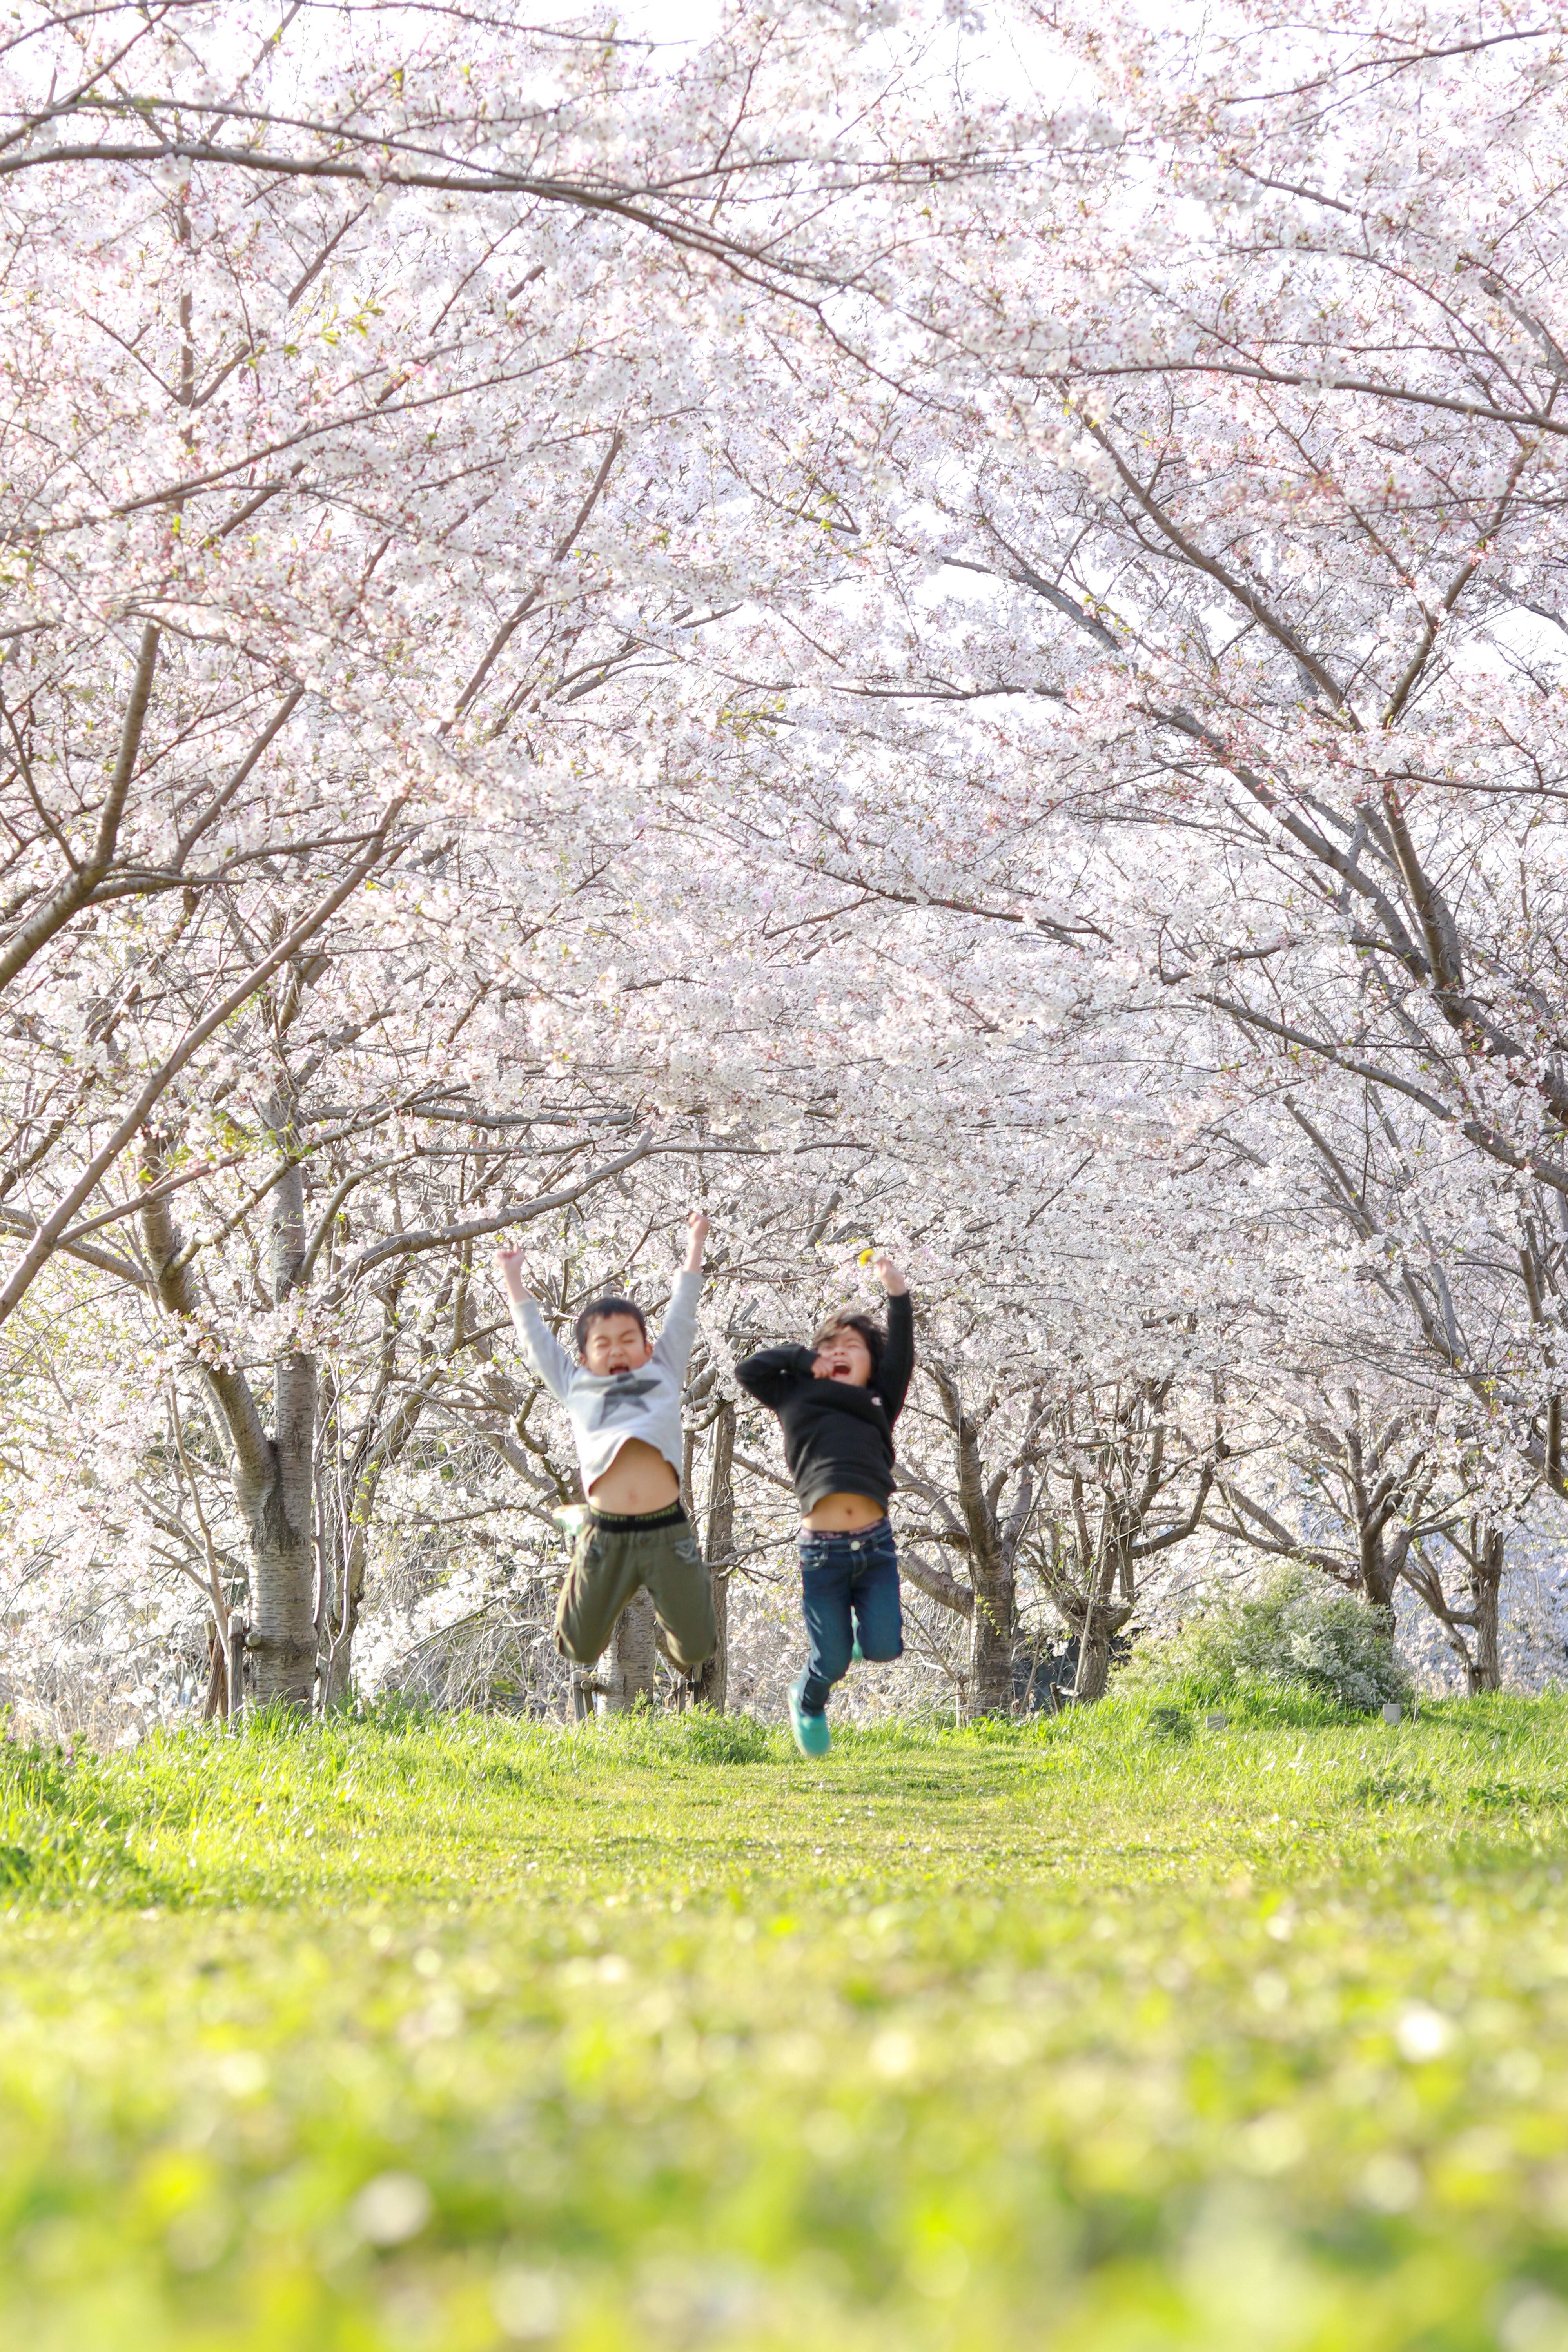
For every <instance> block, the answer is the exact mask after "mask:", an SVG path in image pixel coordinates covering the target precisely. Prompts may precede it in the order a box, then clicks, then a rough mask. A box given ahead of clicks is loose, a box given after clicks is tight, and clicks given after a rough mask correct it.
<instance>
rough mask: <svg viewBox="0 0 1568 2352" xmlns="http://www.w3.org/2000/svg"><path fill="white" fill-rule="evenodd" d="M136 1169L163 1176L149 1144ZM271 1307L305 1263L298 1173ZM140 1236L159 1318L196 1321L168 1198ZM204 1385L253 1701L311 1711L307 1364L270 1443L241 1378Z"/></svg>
mask: <svg viewBox="0 0 1568 2352" xmlns="http://www.w3.org/2000/svg"><path fill="white" fill-rule="evenodd" d="M143 1166H144V1169H145V1171H146V1176H147V1180H148V1183H149V1185H150V1186H151V1185H153V1184H155V1183H156V1181H157V1180H158V1178H159V1177H160V1176H162V1175H163V1173H164V1167H163V1157H162V1152H161V1150H160V1147H159V1144H158V1141H157V1139H156V1138H155V1137H151V1136H150V1137H149V1139H148V1143H147V1147H146V1151H145V1156H144V1160H143ZM272 1225H273V1269H272V1270H273V1297H274V1299H275V1301H276V1302H277V1303H278V1304H279V1305H281V1304H282V1302H283V1300H284V1298H285V1297H287V1296H288V1293H289V1288H290V1287H291V1286H292V1283H293V1280H294V1276H295V1275H296V1273H297V1271H298V1268H299V1265H300V1258H301V1256H302V1254H303V1236H304V1188H303V1185H302V1183H301V1181H300V1171H299V1170H298V1169H297V1168H294V1169H289V1170H287V1171H285V1173H284V1174H283V1175H282V1176H281V1177H280V1178H279V1182H278V1185H277V1187H276V1188H275V1191H274V1195H273V1210H272ZM142 1239H143V1242H144V1244H145V1246H146V1251H147V1256H148V1260H149V1262H150V1264H151V1265H152V1267H153V1277H154V1280H155V1282H156V1285H157V1291H158V1298H159V1303H160V1305H161V1306H162V1307H163V1308H164V1310H165V1312H167V1313H169V1314H171V1315H177V1316H179V1317H181V1318H184V1319H188V1318H191V1317H192V1316H193V1315H194V1314H195V1296H194V1293H193V1290H192V1286H191V1276H190V1268H189V1265H187V1264H186V1263H184V1258H183V1252H182V1248H181V1243H180V1234H179V1229H178V1227H177V1226H176V1225H175V1223H174V1217H173V1215H172V1214H171V1213H170V1209H169V1203H168V1200H167V1197H166V1196H165V1197H163V1198H162V1199H153V1200H152V1201H150V1202H147V1203H146V1205H145V1206H144V1207H143V1209H142ZM202 1377H203V1379H204V1381H205V1384H206V1388H207V1391H208V1392H209V1394H210V1395H211V1396H212V1398H213V1400H214V1402H216V1405H217V1407H218V1410H219V1412H221V1413H222V1415H223V1422H224V1428H225V1431H226V1434H227V1437H228V1442H229V1446H230V1455H229V1469H230V1474H231V1475H232V1477H233V1480H234V1496H235V1501H236V1503H237V1506H238V1508H239V1513H240V1516H241V1517H242V1518H243V1519H244V1521H245V1525H246V1529H247V1534H248V1536H249V1538H250V1552H251V1575H250V1610H251V1622H250V1629H249V1633H248V1636H247V1639H248V1646H249V1649H250V1654H251V1656H252V1658H253V1659H254V1661H255V1664H254V1670H253V1675H252V1690H253V1695H254V1696H255V1697H256V1698H257V1699H258V1701H259V1702H260V1703H261V1704H262V1705H263V1706H265V1705H266V1704H267V1703H268V1700H278V1701H279V1702H281V1703H282V1704H283V1705H284V1706H290V1707H295V1708H308V1707H309V1706H310V1702H311V1699H312V1697H313V1696H314V1693H315V1678H316V1622H315V1621H316V1596H315V1547H314V1543H313V1540H312V1538H313V1529H312V1528H311V1524H310V1518H311V1513H310V1491H311V1478H310V1463H311V1447H312V1444H313V1441H314V1436H315V1423H316V1366H315V1360H314V1358H313V1357H310V1356H306V1355H301V1354H300V1353H299V1352H298V1351H291V1352H290V1353H289V1354H288V1355H286V1356H284V1357H283V1358H282V1359H281V1360H280V1361H279V1364H278V1366H277V1369H276V1372H275V1375H274V1381H273V1417H274V1434H273V1435H272V1436H271V1437H268V1434H267V1432H266V1430H265V1428H264V1427H263V1425H262V1421H261V1415H260V1413H259V1412H258V1410H257V1405H256V1399H255V1396H254V1394H253V1392H252V1391H251V1387H250V1383H249V1381H247V1379H246V1376H245V1374H244V1373H243V1372H237V1371H231V1370H228V1369H227V1368H226V1366H223V1365H221V1364H219V1365H207V1366H204V1368H203V1374H202Z"/></svg>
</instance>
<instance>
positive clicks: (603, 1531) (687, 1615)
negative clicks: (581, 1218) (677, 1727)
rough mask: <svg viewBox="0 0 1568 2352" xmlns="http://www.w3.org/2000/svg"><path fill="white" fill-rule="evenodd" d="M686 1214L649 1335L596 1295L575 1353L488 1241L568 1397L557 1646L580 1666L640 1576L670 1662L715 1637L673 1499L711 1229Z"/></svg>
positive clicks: (527, 1327)
mask: <svg viewBox="0 0 1568 2352" xmlns="http://www.w3.org/2000/svg"><path fill="white" fill-rule="evenodd" d="M687 1223H688V1225H689V1228H690V1234H691V1239H690V1242H689V1245H688V1248H687V1253H686V1263H685V1265H683V1266H682V1268H681V1270H680V1273H679V1275H678V1276H677V1277H676V1281H675V1287H674V1289H673V1290H672V1291H671V1293H670V1298H669V1305H668V1308H667V1309H666V1312H665V1318H664V1322H663V1325H662V1327H661V1328H660V1331H659V1335H658V1339H657V1340H654V1339H649V1338H648V1331H647V1319H646V1318H645V1317H644V1315H643V1311H642V1308H641V1307H638V1306H637V1305H636V1304H635V1302H634V1301H633V1300H631V1299H629V1298H618V1297H604V1298H595V1299H594V1300H592V1301H591V1302H590V1303H589V1305H588V1306H586V1307H584V1309H583V1312H582V1313H581V1315H579V1316H578V1318H577V1324H576V1339H577V1355H576V1359H575V1360H573V1358H572V1357H571V1356H569V1355H568V1354H567V1352H566V1350H565V1349H564V1348H563V1347H562V1345H561V1343H560V1341H559V1340H558V1339H556V1338H555V1337H554V1336H553V1334H552V1331H551V1330H550V1328H549V1326H548V1325H547V1324H546V1322H545V1320H544V1318H543V1316H542V1314H541V1313H540V1311H539V1307H538V1306H537V1304H536V1303H535V1301H534V1300H533V1299H531V1298H530V1297H529V1296H528V1294H527V1292H526V1291H525V1290H524V1289H523V1286H522V1280H521V1265H522V1252H521V1250H519V1249H500V1250H498V1251H497V1252H496V1265H497V1268H498V1270H499V1272H500V1278H501V1280H502V1282H503V1283H504V1284H505V1286H506V1292H507V1297H508V1298H509V1299H510V1302H511V1319H512V1322H513V1324H514V1325H515V1326H516V1328H517V1336H518V1338H519V1339H520V1340H521V1342H522V1351H523V1354H524V1355H525V1356H526V1357H527V1358H528V1360H529V1362H530V1363H531V1365H532V1367H533V1369H534V1370H535V1372H536V1373H537V1374H538V1375H539V1378H540V1379H541V1380H542V1381H543V1383H544V1385H545V1387H546V1388H547V1389H548V1390H549V1391H550V1393H551V1395H552V1397H554V1398H555V1400H556V1402H558V1403H560V1404H563V1405H564V1406H565V1408H566V1411H567V1412H568V1414H569V1415H570V1416H571V1421H572V1434H573V1436H574V1439H575V1441H576V1445H577V1460H578V1463H579V1465H580V1466H581V1469H582V1473H583V1491H584V1494H585V1495H586V1496H587V1497H588V1505H589V1517H588V1523H587V1525H586V1526H585V1527H584V1529H583V1532H582V1534H581V1535H580V1536H579V1537H578V1538H577V1544H576V1548H575V1549H574V1552H573V1555H572V1565H571V1567H570V1569H569V1570H567V1574H566V1581H565V1583H564V1584H563V1586H562V1588H561V1600H560V1602H559V1605H558V1606H557V1608H556V1612H555V1646H556V1648H557V1649H558V1650H560V1651H561V1652H562V1654H563V1655H564V1656H566V1657H568V1658H575V1659H576V1660H577V1661H578V1663H579V1664H582V1665H584V1666H591V1665H592V1664H593V1663H594V1661H595V1658H597V1656H598V1655H599V1654H600V1652H601V1651H602V1650H603V1648H604V1647H605V1643H606V1642H607V1641H608V1640H609V1638H610V1634H611V1633H612V1632H613V1630H614V1627H615V1622H616V1618H617V1617H618V1616H619V1615H620V1613H621V1612H622V1610H623V1609H624V1608H625V1607H626V1603H627V1601H629V1600H630V1599H631V1597H632V1595H633V1594H634V1593H635V1592H636V1591H637V1590H638V1588H639V1587H640V1586H642V1585H645V1584H646V1585H647V1589H648V1591H649V1592H650V1593H651V1595H652V1596H653V1606H654V1613H655V1615H656V1616H657V1617H658V1622H659V1623H660V1625H661V1626H662V1627H663V1628H664V1633H665V1639H666V1642H667V1643H668V1648H669V1654H670V1655H671V1657H672V1658H673V1659H674V1660H675V1661H676V1663H677V1664H679V1665H680V1666H683V1667H684V1668H685V1669H686V1670H687V1671H688V1672H690V1671H692V1670H693V1669H694V1668H695V1667H697V1666H700V1664H702V1661H703V1659H704V1658H706V1657H710V1656H711V1654H712V1651H713V1646H714V1643H715V1642H716V1641H717V1640H718V1629H717V1627H716V1626H715V1624H714V1621H713V1582H712V1579H711V1578H710V1575H709V1573H708V1570H707V1569H706V1568H705V1566H704V1565H703V1560H702V1554H701V1552H700V1550H699V1549H698V1545H697V1538H696V1536H695V1535H694V1534H693V1532H692V1528H691V1523H690V1521H689V1519H688V1517H687V1516H686V1513H685V1511H684V1510H683V1509H682V1508H681V1503H680V1453H681V1435H680V1392H681V1388H682V1385H683V1383H684V1381H685V1377H686V1360H687V1358H688V1356H689V1354H690V1353H691V1341H692V1336H693V1334H694V1332H695V1330H696V1327H697V1301H698V1299H699V1297H700V1296H701V1291H702V1244H703V1243H704V1242H705V1241H706V1240H707V1238H708V1220H707V1218H706V1217H705V1216H703V1215H702V1214H701V1213H700V1211H698V1210H695V1209H694V1210H693V1211H692V1213H691V1214H690V1216H689V1218H688V1220H687Z"/></svg>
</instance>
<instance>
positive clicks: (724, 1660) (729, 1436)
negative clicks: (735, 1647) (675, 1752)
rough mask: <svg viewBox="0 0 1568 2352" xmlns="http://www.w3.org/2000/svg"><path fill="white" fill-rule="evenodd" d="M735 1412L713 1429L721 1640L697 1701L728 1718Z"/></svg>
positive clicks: (713, 1548)
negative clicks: (726, 1715) (730, 1562)
mask: <svg viewBox="0 0 1568 2352" xmlns="http://www.w3.org/2000/svg"><path fill="white" fill-rule="evenodd" d="M734 1461H735V1408H734V1406H733V1405H732V1404H730V1403H728V1402H726V1403H724V1404H721V1406H720V1408H719V1413H718V1418H717V1419H716V1420H715V1422H714V1423H713V1459H712V1462H711V1464H710V1468H709V1473H708V1540H707V1546H706V1551H707V1559H708V1572H709V1574H710V1576H711V1577H712V1579H713V1622H714V1623H715V1625H716V1626H717V1627H718V1630H719V1638H718V1640H717V1642H716V1643H714V1645H713V1654H712V1656H711V1657H710V1658H709V1659H707V1660H706V1661H705V1662H704V1664H701V1665H700V1666H699V1667H698V1669H697V1673H696V1675H695V1676H694V1677H693V1680H692V1687H691V1696H692V1697H693V1698H694V1699H695V1700H696V1702H697V1704H698V1706H710V1707H712V1708H713V1710H714V1711H715V1713H716V1714H719V1715H722V1714H723V1712H724V1706H725V1702H726V1700H727V1699H728V1697H729V1692H730V1579H729V1575H728V1573H727V1570H728V1563H729V1560H730V1558H731V1554H732V1552H733V1551H734V1549H735V1480H734Z"/></svg>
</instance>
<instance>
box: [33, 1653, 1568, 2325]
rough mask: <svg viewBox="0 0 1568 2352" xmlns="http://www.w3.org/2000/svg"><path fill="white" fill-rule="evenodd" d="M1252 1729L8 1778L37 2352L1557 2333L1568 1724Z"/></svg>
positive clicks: (450, 1725)
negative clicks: (822, 1749)
mask: <svg viewBox="0 0 1568 2352" xmlns="http://www.w3.org/2000/svg"><path fill="white" fill-rule="evenodd" d="M1243 1713H1244V1714H1246V1713H1247V1710H1243ZM1250 1716H1251V1719H1248V1720H1239V1719H1238V1720H1237V1721H1235V1722H1234V1723H1233V1724H1232V1725H1231V1726H1230V1727H1215V1726H1211V1725H1210V1724H1209V1723H1208V1721H1207V1720H1206V1718H1205V1716H1204V1714H1202V1713H1201V1712H1199V1711H1196V1710H1194V1711H1192V1712H1191V1713H1187V1712H1184V1711H1183V1710H1182V1709H1180V1708H1173V1707H1170V1706H1165V1707H1162V1708H1152V1707H1150V1706H1147V1705H1144V1704H1142V1703H1134V1702H1129V1701H1117V1700H1112V1701H1110V1702H1108V1703H1107V1704H1106V1705H1105V1706H1102V1707H1100V1708H1099V1709H1098V1710H1095V1711H1092V1712H1085V1713H1079V1714H1069V1715H1067V1716H1064V1717H1058V1718H1056V1719H1054V1720H1052V1721H1048V1722H1043V1723H1039V1724H1036V1725H1030V1726H1013V1725H1007V1726H1000V1727H985V1726H981V1727H975V1728H973V1729H972V1730H969V1731H951V1732H940V1731H921V1730H919V1729H913V1728H905V1729H902V1730H898V1729H887V1730H882V1731H878V1732H862V1733H860V1734H858V1735H857V1734H855V1733H848V1734H847V1735H844V1736H842V1737H840V1738H838V1739H837V1744H836V1746H835V1748H834V1751H833V1754H832V1756H831V1757H830V1758H829V1759H828V1760H827V1762H826V1764H825V1765H823V1766H821V1767H819V1768H812V1767H808V1766H806V1765H805V1764H804V1763H802V1762H801V1761H800V1760H799V1759H797V1758H795V1755H794V1754H793V1751H790V1750H789V1749H787V1748H786V1747H785V1746H784V1743H783V1741H782V1740H781V1739H780V1738H778V1737H777V1736H775V1735H773V1734H772V1733H769V1732H766V1731H764V1730H763V1729H762V1728H761V1727H758V1726H756V1725H754V1724H752V1723H750V1722H749V1721H747V1720H746V1719H745V1718H739V1719H736V1718H722V1719H721V1718H714V1717H698V1716H692V1717H685V1718H676V1719H669V1720H647V1721H641V1722H639V1721H632V1722H629V1723H626V1724H625V1725H622V1726H609V1727H588V1728H585V1729H584V1730H582V1731H578V1732H575V1733H574V1732H569V1731H564V1730H561V1731H556V1730H550V1729H542V1728H537V1727H524V1726H520V1725H517V1724H513V1723H509V1722H502V1721H497V1720H495V1719H493V1718H479V1717H447V1718H443V1719H437V1720H420V1719H418V1718H412V1717H411V1718H407V1719H405V1720H402V1721H397V1720H380V1721H377V1720H369V1721H364V1722H360V1723H353V1722H344V1723H342V1724H337V1723H331V1724H329V1725H327V1726H326V1727H320V1726H317V1727H304V1728H300V1729H293V1728H289V1727H280V1726H279V1725H276V1724H268V1723H267V1722H265V1721H262V1722H259V1723H256V1724H253V1725H252V1726H251V1727H249V1728H248V1729H247V1730H246V1731H245V1732H243V1733H242V1734H241V1735H240V1736H238V1737H237V1738H222V1737H216V1736H215V1737H207V1736H205V1735H187V1736H181V1737H175V1738H165V1739H160V1740H154V1741H153V1742H151V1743H149V1744H148V1745H146V1746H144V1747H143V1748H141V1749H139V1750H137V1751H136V1752H134V1753H133V1754H131V1755H127V1756H120V1757H115V1758H112V1759H101V1758H99V1757H96V1756H91V1755H84V1756H81V1757H79V1758H77V1759H71V1758H70V1757H68V1756H67V1755H62V1754H60V1753H58V1752H57V1751H47V1752H40V1751H37V1750H36V1749H35V1750H29V1749H26V1748H24V1747H22V1746H20V1745H18V1744H16V1743H15V1742H13V1743H11V1744H9V1745H7V1746H5V1748H3V1749H0V1755H3V1758H4V1764H3V1771H0V1814H3V1818H0V1910H3V1913H4V1936H3V1944H0V2004H3V2023H0V2196H3V2200H4V2207H3V2210H4V2232H5V2244H4V2249H3V2252H0V2341H3V2342H4V2343H5V2345H6V2346H19V2347H27V2352H120V2347H129V2352H162V2347H180V2352H186V2348H187V2347H190V2352H195V2347H202V2352H207V2347H211V2352H220V2348H221V2352H229V2347H247V2352H248V2347H255V2352H261V2348H262V2347H267V2352H305V2348H306V2347H310V2352H317V2347H320V2348H321V2352H328V2347H331V2352H383V2347H385V2352H421V2347H431V2352H470V2347H472V2352H479V2347H506V2346H508V2345H511V2344H524V2345H539V2346H546V2347H551V2346H555V2347H563V2352H621V2347H701V2352H709V2347H711V2352H741V2347H744V2348H745V2352H771V2347H780V2352H783V2347H789V2352H803V2347H812V2346H816V2347H822V2348H823V2352H862V2347H864V2352H873V2347H874V2352H924V2347H987V2352H1008V2347H1038V2346H1041V2345H1046V2346H1051V2345H1061V2346H1063V2347H1067V2346H1071V2347H1074V2352H1078V2347H1094V2352H1102V2347H1103V2352H1147V2348H1148V2347H1166V2346H1182V2347H1203V2352H1226V2347H1237V2352H1296V2347H1302V2352H1306V2347H1311V2352H1330V2348H1331V2347H1332V2352H1363V2347H1364V2352H1373V2347H1377V2352H1384V2347H1388V2352H1393V2347H1423V2352H1426V2347H1430V2352H1450V2347H1452V2352H1461V2348H1462V2352H1469V2347H1499V2352H1568V1892H1565V1888H1564V1879H1563V1866H1564V1861H1565V1859H1568V1748H1565V1744H1564V1734H1565V1732H1568V1708H1565V1706H1564V1704H1563V1702H1562V1701H1560V1700H1556V1699H1546V1700H1534V1701H1526V1700H1516V1699H1497V1700H1471V1701H1466V1702H1455V1703H1453V1704H1451V1705H1448V1706H1434V1707H1432V1708H1430V1709H1429V1710H1424V1711H1423V1713H1422V1716H1421V1717H1420V1719H1419V1720H1418V1721H1415V1722H1411V1721H1409V1720H1406V1721H1405V1722H1404V1723H1402V1724H1400V1725H1398V1726H1397V1727H1392V1726H1389V1725H1386V1724H1384V1722H1383V1721H1381V1719H1375V1718H1374V1719H1373V1720H1371V1721H1362V1722H1357V1723H1354V1724H1347V1723H1345V1722H1343V1721H1340V1722H1337V1723H1336V1722H1334V1721H1332V1720H1331V1719H1329V1717H1327V1715H1326V1714H1321V1715H1318V1716H1314V1714H1313V1713H1312V1711H1311V1710H1310V1709H1308V1708H1300V1709H1298V1710H1296V1712H1295V1716H1294V1717H1292V1716H1291V1713H1290V1710H1289V1708H1283V1707H1282V1708H1280V1709H1279V1710H1277V1711H1276V1713H1275V1715H1274V1717H1273V1718H1272V1719H1270V1718H1269V1715H1268V1709H1267V1708H1265V1707H1263V1706H1257V1707H1255V1708H1253V1709H1252V1710H1250Z"/></svg>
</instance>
